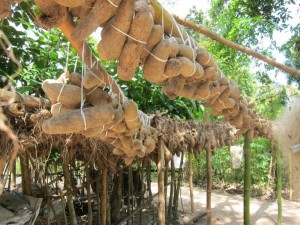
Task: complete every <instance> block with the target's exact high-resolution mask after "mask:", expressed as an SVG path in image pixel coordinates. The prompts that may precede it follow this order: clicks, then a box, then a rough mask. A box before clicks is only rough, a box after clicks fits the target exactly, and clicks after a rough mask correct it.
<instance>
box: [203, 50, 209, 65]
mask: <svg viewBox="0 0 300 225" xmlns="http://www.w3.org/2000/svg"><path fill="white" fill-rule="evenodd" d="M207 53H208V55H209V58H208V60H207V62H206V63H204V64H203V66H206V65H207V64H208V63H209V61H210V60H211V54H210V53H209V52H207Z"/></svg>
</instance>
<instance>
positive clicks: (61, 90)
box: [56, 83, 67, 102]
mask: <svg viewBox="0 0 300 225" xmlns="http://www.w3.org/2000/svg"><path fill="white" fill-rule="evenodd" d="M66 84H67V83H64V84H63V86H62V87H61V89H60V91H59V94H58V96H57V99H56V101H57V102H59V98H60V96H61V94H62V92H63V90H64V88H65V86H66Z"/></svg>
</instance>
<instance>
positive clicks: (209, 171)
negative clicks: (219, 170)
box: [206, 144, 212, 225]
mask: <svg viewBox="0 0 300 225" xmlns="http://www.w3.org/2000/svg"><path fill="white" fill-rule="evenodd" d="M206 165H207V186H206V212H207V225H211V192H212V166H211V146H210V144H208V146H207V147H206Z"/></svg>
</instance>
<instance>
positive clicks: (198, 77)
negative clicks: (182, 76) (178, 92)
mask: <svg viewBox="0 0 300 225" xmlns="http://www.w3.org/2000/svg"><path fill="white" fill-rule="evenodd" d="M195 66H196V70H195V72H194V75H193V76H191V77H188V78H187V80H186V82H187V83H189V82H196V81H197V80H204V79H203V78H202V77H203V75H204V69H203V67H202V66H201V65H200V64H199V63H197V62H195Z"/></svg>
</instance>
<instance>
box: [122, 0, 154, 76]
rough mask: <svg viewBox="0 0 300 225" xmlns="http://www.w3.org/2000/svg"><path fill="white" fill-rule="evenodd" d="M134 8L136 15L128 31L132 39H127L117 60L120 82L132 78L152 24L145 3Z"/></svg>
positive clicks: (151, 17)
mask: <svg viewBox="0 0 300 225" xmlns="http://www.w3.org/2000/svg"><path fill="white" fill-rule="evenodd" d="M136 7H137V8H136V14H135V17H134V19H133V21H132V24H131V27H130V31H129V36H130V37H132V38H128V39H127V42H126V43H125V45H124V48H123V50H122V53H121V55H120V58H119V65H118V76H119V77H120V79H122V80H131V79H132V78H133V76H134V74H135V69H136V68H137V67H138V66H139V63H140V57H141V54H142V52H143V49H144V48H145V46H146V43H147V40H148V37H149V35H150V32H151V30H152V27H153V24H154V20H153V16H152V14H151V12H150V9H149V7H148V5H147V4H146V3H145V2H140V4H137V5H136ZM133 38H134V39H133Z"/></svg>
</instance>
